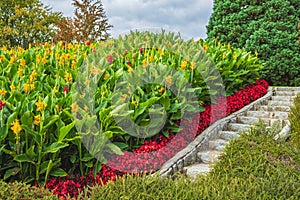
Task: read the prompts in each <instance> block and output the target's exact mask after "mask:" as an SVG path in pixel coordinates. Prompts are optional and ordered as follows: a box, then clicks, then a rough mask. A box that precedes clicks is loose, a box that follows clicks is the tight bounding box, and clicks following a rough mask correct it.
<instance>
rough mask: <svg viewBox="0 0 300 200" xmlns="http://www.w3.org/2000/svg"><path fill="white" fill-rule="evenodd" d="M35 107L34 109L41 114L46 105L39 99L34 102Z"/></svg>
mask: <svg viewBox="0 0 300 200" xmlns="http://www.w3.org/2000/svg"><path fill="white" fill-rule="evenodd" d="M35 105H36V109H37V110H38V111H41V112H42V111H43V110H44V109H45V108H46V106H47V104H46V103H44V102H42V100H41V98H39V101H38V102H36V103H35Z"/></svg>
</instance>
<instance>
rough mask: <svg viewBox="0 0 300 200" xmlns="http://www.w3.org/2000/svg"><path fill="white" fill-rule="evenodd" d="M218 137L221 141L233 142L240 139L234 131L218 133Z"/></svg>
mask: <svg viewBox="0 0 300 200" xmlns="http://www.w3.org/2000/svg"><path fill="white" fill-rule="evenodd" d="M219 135H220V138H221V139H223V140H233V139H236V138H238V137H240V134H239V133H238V132H234V131H219Z"/></svg>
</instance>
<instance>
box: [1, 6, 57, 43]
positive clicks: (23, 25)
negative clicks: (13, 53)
mask: <svg viewBox="0 0 300 200" xmlns="http://www.w3.org/2000/svg"><path fill="white" fill-rule="evenodd" d="M0 13H1V17H0V45H1V46H2V45H5V46H8V47H13V46H22V47H24V48H27V47H28V46H29V44H30V43H36V42H44V41H49V40H50V39H51V37H52V36H53V34H54V28H53V26H52V25H53V24H54V22H55V21H56V20H57V19H59V18H60V14H59V13H54V12H51V10H50V9H49V7H45V6H44V5H43V4H42V3H41V2H40V1H39V0H1V1H0Z"/></svg>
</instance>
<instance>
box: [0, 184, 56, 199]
mask: <svg viewBox="0 0 300 200" xmlns="http://www.w3.org/2000/svg"><path fill="white" fill-rule="evenodd" d="M0 199H7V200H10V199H11V200H15V199H24V200H25V199H49V200H56V199H57V200H58V199H59V198H58V196H56V195H54V194H53V193H52V192H50V191H49V190H47V189H44V188H42V187H35V186H33V187H31V186H29V185H27V184H24V183H19V182H13V183H6V182H4V181H3V180H0Z"/></svg>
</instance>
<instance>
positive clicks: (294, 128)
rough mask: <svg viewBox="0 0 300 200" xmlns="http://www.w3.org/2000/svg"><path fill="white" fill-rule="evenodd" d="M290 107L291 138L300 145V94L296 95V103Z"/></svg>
mask: <svg viewBox="0 0 300 200" xmlns="http://www.w3.org/2000/svg"><path fill="white" fill-rule="evenodd" d="M290 109H291V111H290V114H289V121H290V123H291V140H292V142H293V143H295V144H296V145H300V94H298V95H297V96H296V98H295V99H294V105H293V106H291V107H290Z"/></svg>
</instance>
